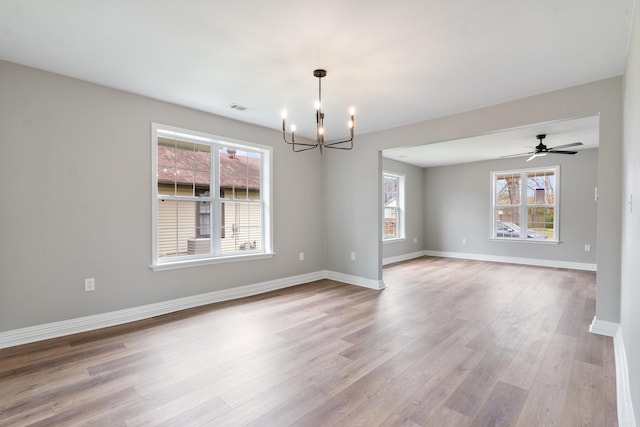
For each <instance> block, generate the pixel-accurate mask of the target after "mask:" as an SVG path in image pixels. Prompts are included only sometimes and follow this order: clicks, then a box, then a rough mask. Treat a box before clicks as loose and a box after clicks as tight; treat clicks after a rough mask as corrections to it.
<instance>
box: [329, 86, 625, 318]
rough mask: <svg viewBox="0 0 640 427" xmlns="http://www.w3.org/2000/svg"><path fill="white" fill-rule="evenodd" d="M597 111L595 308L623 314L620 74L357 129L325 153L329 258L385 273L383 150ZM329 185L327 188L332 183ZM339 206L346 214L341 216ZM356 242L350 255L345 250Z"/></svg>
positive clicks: (605, 314)
mask: <svg viewBox="0 0 640 427" xmlns="http://www.w3.org/2000/svg"><path fill="white" fill-rule="evenodd" d="M596 114H599V117H600V134H599V141H600V148H599V153H598V190H599V195H600V200H599V202H598V207H597V209H598V217H597V218H598V219H597V242H598V258H597V263H598V274H597V279H596V280H597V290H596V292H597V303H596V314H597V317H598V319H599V320H603V321H612V322H618V321H619V319H620V235H621V224H620V218H621V202H622V197H621V192H620V187H621V165H622V156H621V149H622V78H621V77H613V78H610V79H605V80H601V81H597V82H593V83H588V84H584V85H580V86H576V87H571V88H566V89H562V90H558V91H555V92H550V93H545V94H541V95H536V96H532V97H528V98H524V99H519V100H516V101H512V102H507V103H504V104H499V105H495V106H491V107H486V108H481V109H477V110H473V111H469V112H464V113H460V114H455V115H451V116H447V117H443V118H439V119H433V120H428V121H424V122H420V123H416V124H413V125H408V126H403V127H400V128H397V129H390V130H387V131H382V132H376V133H372V134H367V135H360V136H358V138H357V141H356V147H355V148H354V150H353V151H350V152H348V153H347V154H346V155H345V153H328V155H327V156H326V157H325V161H326V165H325V168H326V172H325V178H324V179H325V183H326V188H325V214H326V216H327V230H326V239H327V252H328V253H327V266H328V269H329V270H334V271H340V272H343V273H347V274H352V275H355V276H360V277H365V278H369V279H374V280H381V279H382V269H381V268H380V265H381V262H382V254H383V249H382V243H381V239H380V234H381V233H380V231H379V230H380V227H381V226H380V224H381V222H380V221H381V218H380V214H378V215H377V218H376V217H375V215H372V212H377V211H379V210H380V209H379V208H378V207H379V206H380V188H379V187H380V172H381V170H382V161H381V156H380V151H381V150H384V149H387V148H392V147H402V146H414V145H423V144H428V143H435V142H442V141H450V140H454V139H459V138H465V137H470V136H475V135H481V134H485V133H489V132H495V131H498V130H502V129H508V128H512V127H519V126H526V125H531V124H534V123H543V122H547V121H554V120H562V119H568V118H576V117H586V116H593V115H596ZM329 189H332V190H329ZM340 212H347V213H348V216H349V219H348V220H347V221H345V222H343V223H340ZM356 249H357V250H358V251H359V252H358V259H357V260H356V261H349V259H348V251H349V250H356Z"/></svg>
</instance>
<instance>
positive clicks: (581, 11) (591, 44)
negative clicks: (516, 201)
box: [0, 0, 635, 151]
mask: <svg viewBox="0 0 640 427" xmlns="http://www.w3.org/2000/svg"><path fill="white" fill-rule="evenodd" d="M634 1H635V0H579V1H578V0H535V1H533V0H483V1H477V0H457V1H442V0H400V1H393V2H392V1H383V0H351V1H343V0H325V1H323V2H318V1H317V0H315V1H310V0H297V1H292V0H289V1H285V0H270V1H257V0H234V1H228V0H226V1H222V0H208V1H205V0H181V1H177V0H108V1H104V0H100V1H99V0H57V1H51V0H29V1H25V0H1V1H0V59H4V60H8V61H11V62H16V63H20V64H25V65H29V66H33V67H36V68H40V69H44V70H48V71H52V72H56V73H60V74H64V75H68V76H72V77H76V78H80V79H84V80H88V81H91V82H95V83H99V84H102V85H106V86H110V87H114V88H118V89H122V90H126V91H130V92H134V93H138V94H142V95H146V96H149V97H153V98H157V99H161V100H165V101H169V102H173V103H177V104H181V105H185V106H189V107H193V108H196V109H200V110H204V111H208V112H211V113H215V114H219V115H222V116H226V117H231V118H234V119H237V120H241V121H246V122H250V123H254V124H258V125H261V126H266V127H269V128H274V129H278V128H279V127H280V126H281V123H280V111H281V110H282V109H283V108H286V109H287V110H288V111H289V118H290V122H295V124H296V125H297V127H298V130H299V133H301V134H302V135H306V136H311V135H313V133H314V131H315V128H314V126H315V122H314V110H313V102H314V101H315V99H316V96H317V79H316V78H314V77H313V75H312V72H313V70H314V69H315V68H320V67H321V68H325V69H327V71H328V75H327V77H326V78H325V79H323V82H322V83H323V101H324V111H325V113H326V119H325V125H326V127H327V138H328V139H329V140H331V139H337V138H341V137H343V136H345V135H346V122H347V119H348V118H347V110H348V108H349V107H350V106H352V105H353V106H355V108H356V111H357V112H356V138H357V135H358V134H362V133H369V132H374V131H378V130H381V129H386V128H392V127H396V126H400V125H404V124H408V123H414V122H418V121H422V120H425V119H430V118H435V117H440V116H444V115H448V114H452V113H455V112H461V111H466V110H471V109H474V108H478V107H482V106H487V105H493V104H497V103H501V102H504V101H508V100H513V99H518V98H522V97H525V96H529V95H533V94H537V93H542V92H547V91H551V90H556V89H560V88H563V87H568V86H572V85H577V84H581V83H585V82H589V81H594V80H599V79H602V78H606V77H611V76H616V75H621V74H622V73H623V71H624V66H625V62H626V49H627V41H628V36H629V29H630V22H631V14H632V10H633V7H634ZM234 103H237V104H240V105H243V106H246V107H248V109H247V110H246V111H244V112H239V111H236V110H233V109H231V108H229V105H231V104H234ZM534 142H535V141H532V142H530V143H529V144H528V145H533V143H534ZM548 142H549V144H548V145H550V146H551V145H557V144H554V142H555V141H552V140H551V139H549V140H548ZM516 145H523V144H520V143H518V144H516ZM515 148H516V151H517V150H518V149H519V147H515ZM509 151H511V150H509Z"/></svg>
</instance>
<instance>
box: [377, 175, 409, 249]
mask: <svg viewBox="0 0 640 427" xmlns="http://www.w3.org/2000/svg"><path fill="white" fill-rule="evenodd" d="M382 200H383V208H382V209H383V214H382V218H383V222H382V240H392V239H402V238H404V175H399V174H396V173H392V172H383V174H382Z"/></svg>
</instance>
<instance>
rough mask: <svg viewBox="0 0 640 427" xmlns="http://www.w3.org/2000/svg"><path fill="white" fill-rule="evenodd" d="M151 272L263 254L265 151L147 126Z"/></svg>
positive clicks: (266, 236) (266, 245)
mask: <svg viewBox="0 0 640 427" xmlns="http://www.w3.org/2000/svg"><path fill="white" fill-rule="evenodd" d="M152 159H153V166H152V171H153V177H152V187H153V188H152V191H153V200H152V202H153V209H152V211H153V221H152V222H153V239H154V241H153V261H152V267H155V266H163V265H165V266H170V265H172V264H180V266H183V265H185V263H186V264H189V263H203V262H207V261H209V262H213V261H216V260H217V261H219V260H225V261H228V260H229V259H230V258H231V259H247V258H255V257H256V256H258V257H259V256H260V255H265V254H270V253H271V252H272V249H271V226H270V224H271V222H270V218H271V212H270V206H271V205H270V182H271V149H270V148H268V147H263V146H259V145H256V144H250V143H245V142H239V141H234V140H229V139H226V138H221V137H217V136H214V135H208V134H204V133H201V132H195V131H190V130H185V129H179V128H175V127H172V126H166V125H160V124H156V123H154V124H152Z"/></svg>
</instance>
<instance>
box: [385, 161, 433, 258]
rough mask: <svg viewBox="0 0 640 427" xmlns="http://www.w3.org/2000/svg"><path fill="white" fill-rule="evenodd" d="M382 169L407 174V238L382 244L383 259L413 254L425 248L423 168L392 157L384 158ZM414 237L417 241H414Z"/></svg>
mask: <svg viewBox="0 0 640 427" xmlns="http://www.w3.org/2000/svg"><path fill="white" fill-rule="evenodd" d="M382 169H383V170H384V171H388V172H395V173H400V174H403V175H404V176H405V182H404V187H405V188H404V191H405V194H404V195H405V200H404V205H405V206H404V208H405V230H404V231H405V236H406V238H405V239H401V240H391V241H388V242H384V243H383V244H382V248H383V253H382V257H383V259H386V258H392V257H398V256H402V255H406V254H413V253H416V252H418V251H421V250H422V249H424V242H423V236H424V221H423V220H422V218H423V207H424V203H423V200H424V197H423V196H424V190H423V182H422V175H423V173H424V172H423V171H424V170H423V169H422V168H420V167H417V166H413V165H409V164H407V163H402V162H397V161H395V160H391V159H385V158H383V159H382ZM414 239H416V241H415V242H414Z"/></svg>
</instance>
